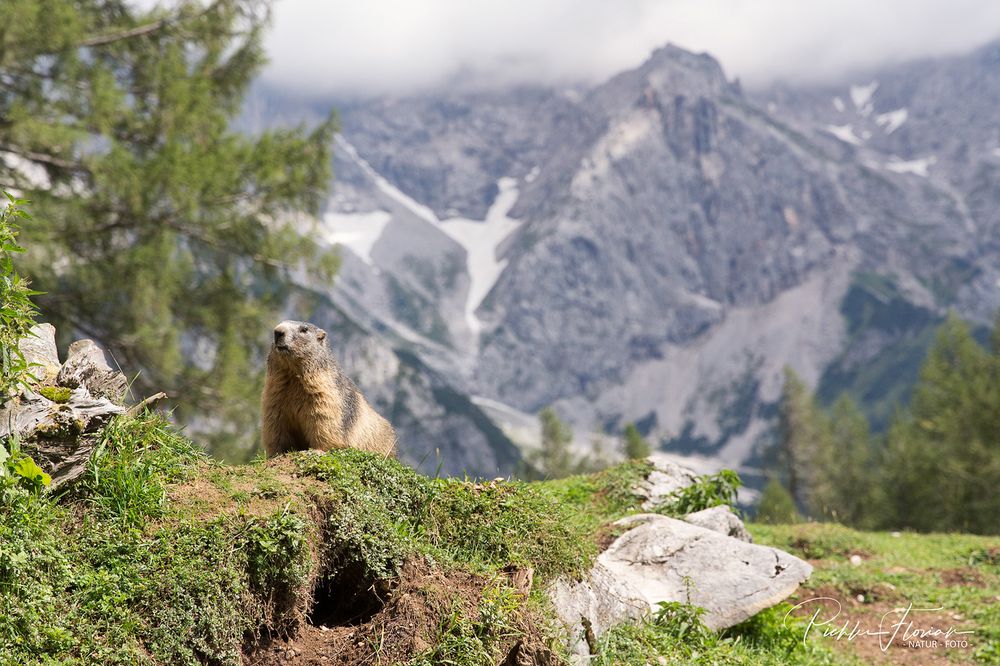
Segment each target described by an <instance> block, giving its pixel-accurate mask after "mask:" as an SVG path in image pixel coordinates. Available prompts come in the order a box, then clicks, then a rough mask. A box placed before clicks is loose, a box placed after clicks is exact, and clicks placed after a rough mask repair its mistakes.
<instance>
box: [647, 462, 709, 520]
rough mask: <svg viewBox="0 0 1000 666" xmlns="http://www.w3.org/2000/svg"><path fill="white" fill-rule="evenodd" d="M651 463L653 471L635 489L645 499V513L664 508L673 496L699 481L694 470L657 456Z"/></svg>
mask: <svg viewBox="0 0 1000 666" xmlns="http://www.w3.org/2000/svg"><path fill="white" fill-rule="evenodd" d="M649 461H650V462H651V463H653V471H652V472H650V473H649V476H647V477H646V480H645V481H644V482H642V483H640V484H639V485H638V486H636V487H635V488H634V489H633V491H634V492H635V493H636V494H637V495H639V496H640V497H644V498H645V501H643V503H642V509H643V511H652V510H653V509H656V508H657V507H660V506H662V505H663V504H664V503H665V502H666V501H667V498H668V497H669V496H670V495H671V494H673V493H674V492H676V491H678V490H680V489H681V488H687V487H688V486H690V485H693V484H694V483H695V482H696V481H697V480H698V474H697V473H695V471H694V470H692V469H688V468H687V467H683V466H681V465H678V464H677V463H674V462H670V461H669V460H665V459H663V458H660V457H657V456H652V457H650V458H649Z"/></svg>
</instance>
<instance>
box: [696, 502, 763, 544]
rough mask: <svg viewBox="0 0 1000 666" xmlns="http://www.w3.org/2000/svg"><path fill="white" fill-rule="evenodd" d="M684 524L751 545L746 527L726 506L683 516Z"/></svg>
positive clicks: (751, 539)
mask: <svg viewBox="0 0 1000 666" xmlns="http://www.w3.org/2000/svg"><path fill="white" fill-rule="evenodd" d="M684 522H687V523H691V524H692V525H697V526H698V527H704V528H705V529H706V530H712V531H713V532H719V533H720V534H725V535H726V536H731V537H733V538H734V539H739V540H740V541H746V542H747V543H753V537H752V536H750V533H749V532H747V528H746V526H744V525H743V521H742V520H740V517H739V516H737V515H736V514H735V513H733V510H732V509H730V508H729V507H728V506H725V505H722V506H713V507H712V508H710V509H703V510H701V511H696V512H694V513H689V514H688V515H686V516H684Z"/></svg>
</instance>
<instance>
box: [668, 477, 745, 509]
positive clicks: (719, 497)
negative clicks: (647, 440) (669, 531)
mask: <svg viewBox="0 0 1000 666" xmlns="http://www.w3.org/2000/svg"><path fill="white" fill-rule="evenodd" d="M742 485H743V482H742V481H740V476H739V474H737V473H736V472H734V471H732V470H728V469H724V470H722V471H721V472H719V473H718V474H706V475H704V476H700V477H698V481H697V482H696V483H694V484H692V485H690V486H687V487H686V488H681V489H680V490H677V491H675V492H674V493H673V494H672V495H671V496H670V497H669V498H668V499H667V501H666V502H665V503H664V505H663V506H662V507H660V509H659V512H660V513H666V514H669V515H672V516H685V515H687V514H689V513H693V512H695V511H701V510H702V509H709V508H711V507H713V506H722V505H726V506H732V505H733V504H734V503H735V502H736V491H737V490H739V488H740V486H742Z"/></svg>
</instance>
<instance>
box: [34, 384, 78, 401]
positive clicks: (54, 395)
mask: <svg viewBox="0 0 1000 666" xmlns="http://www.w3.org/2000/svg"><path fill="white" fill-rule="evenodd" d="M38 393H39V394H40V395H41V396H42V397H43V398H48V399H49V400H51V401H52V402H56V403H59V404H64V403H67V402H69V399H70V396H72V395H73V391H72V389H68V388H66V387H65V386H43V387H41V388H40V389H38Z"/></svg>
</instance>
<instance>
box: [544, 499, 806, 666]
mask: <svg viewBox="0 0 1000 666" xmlns="http://www.w3.org/2000/svg"><path fill="white" fill-rule="evenodd" d="M616 525H619V526H622V527H630V528H631V529H629V530H628V531H627V532H625V533H624V534H623V535H621V536H620V537H618V539H616V540H615V541H614V543H612V544H611V546H610V547H609V548H608V549H607V550H606V551H605V552H604V553H602V554H601V555H600V556H599V557H598V559H597V562H596V564H595V565H594V567H593V569H592V570H591V571H590V572H589V573H588V574H587V576H585V577H584V579H583V580H582V581H569V580H565V579H560V580H557V581H556V582H555V583H554V584H553V585H552V586H551V587H550V588H549V597H550V598H551V599H552V602H553V605H554V606H555V609H556V613H557V615H558V617H559V619H560V620H561V621H562V623H563V625H564V626H565V628H566V630H567V632H568V633H569V648H570V651H571V653H572V654H573V655H574V657H575V659H576V663H586V662H587V658H588V655H589V649H588V645H587V641H586V627H587V625H588V624H589V626H590V628H591V630H592V631H593V635H594V637H595V638H599V637H600V636H601V634H602V633H603V632H605V631H606V630H607V629H608V628H609V627H611V626H614V625H615V624H618V623H621V622H624V621H626V620H635V619H638V618H641V617H643V616H645V615H646V614H648V613H650V612H652V611H655V610H656V608H657V605H658V604H659V602H661V601H679V602H682V603H690V604H692V605H695V606H700V607H702V608H704V609H705V611H706V612H705V614H704V615H703V616H702V620H703V621H704V623H705V625H706V626H707V627H709V628H710V629H715V630H717V629H723V628H726V627H731V626H733V625H735V624H738V623H740V622H742V621H743V620H746V619H747V618H749V617H751V616H753V615H754V614H756V613H758V612H759V611H761V610H764V609H765V608H768V607H770V606H773V605H774V604H776V603H778V602H779V601H781V600H783V599H785V598H786V597H788V595H790V594H791V593H792V592H794V591H795V589H796V588H797V587H798V586H799V583H801V582H802V581H803V580H805V579H806V578H808V577H809V574H810V573H811V572H812V567H811V566H810V565H809V564H808V563H806V562H803V561H802V560H800V559H798V558H796V557H793V556H791V555H789V554H788V553H785V552H782V551H780V550H777V549H775V548H769V547H766V546H758V545H754V544H750V543H746V542H745V541H740V540H739V539H734V538H732V537H729V536H726V535H725V534H720V533H719V532H714V531H712V530H708V529H705V528H703V527H698V526H697V525H692V524H690V523H686V522H684V521H680V520H675V519H673V518H667V517H666V516H661V515H657V514H639V515H636V516H629V517H628V518H624V519H622V520H620V521H618V522H617V523H616Z"/></svg>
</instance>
